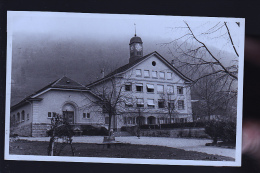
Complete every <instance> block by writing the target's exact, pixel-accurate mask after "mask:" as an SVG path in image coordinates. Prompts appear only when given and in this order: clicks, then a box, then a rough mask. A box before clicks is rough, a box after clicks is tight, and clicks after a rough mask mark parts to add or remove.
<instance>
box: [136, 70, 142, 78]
mask: <svg viewBox="0 0 260 173" xmlns="http://www.w3.org/2000/svg"><path fill="white" fill-rule="evenodd" d="M135 74H136V76H138V77H140V76H142V70H141V69H136V70H135Z"/></svg>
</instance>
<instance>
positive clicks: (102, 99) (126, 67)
mask: <svg viewBox="0 0 260 173" xmlns="http://www.w3.org/2000/svg"><path fill="white" fill-rule="evenodd" d="M244 37H245V19H243V18H223V17H219V18H218V17H184V16H163V15H133V14H101V13H100V14H99V13H72V12H71V13H68V12H36V11H34V12H28V11H19V12H18V11H8V14H7V65H6V67H7V75H6V115H5V117H6V124H5V128H6V129H5V159H6V160H27V161H61V162H91V163H125V164H155V165H204V166H241V141H242V106H243V105H242V98H243V66H244Z"/></svg>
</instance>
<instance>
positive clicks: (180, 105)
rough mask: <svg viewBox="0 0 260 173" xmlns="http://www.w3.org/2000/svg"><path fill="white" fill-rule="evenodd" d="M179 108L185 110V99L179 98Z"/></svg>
mask: <svg viewBox="0 0 260 173" xmlns="http://www.w3.org/2000/svg"><path fill="white" fill-rule="evenodd" d="M178 109H179V110H183V109H184V100H178Z"/></svg>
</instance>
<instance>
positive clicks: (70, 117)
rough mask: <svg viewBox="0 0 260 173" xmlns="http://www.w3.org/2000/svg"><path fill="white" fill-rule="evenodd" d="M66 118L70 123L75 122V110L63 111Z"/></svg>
mask: <svg viewBox="0 0 260 173" xmlns="http://www.w3.org/2000/svg"><path fill="white" fill-rule="evenodd" d="M63 115H64V118H66V119H67V121H68V123H70V124H74V111H63Z"/></svg>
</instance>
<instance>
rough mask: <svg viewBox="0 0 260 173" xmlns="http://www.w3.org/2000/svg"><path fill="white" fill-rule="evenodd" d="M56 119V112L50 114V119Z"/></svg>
mask: <svg viewBox="0 0 260 173" xmlns="http://www.w3.org/2000/svg"><path fill="white" fill-rule="evenodd" d="M54 117H56V112H48V118H54Z"/></svg>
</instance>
